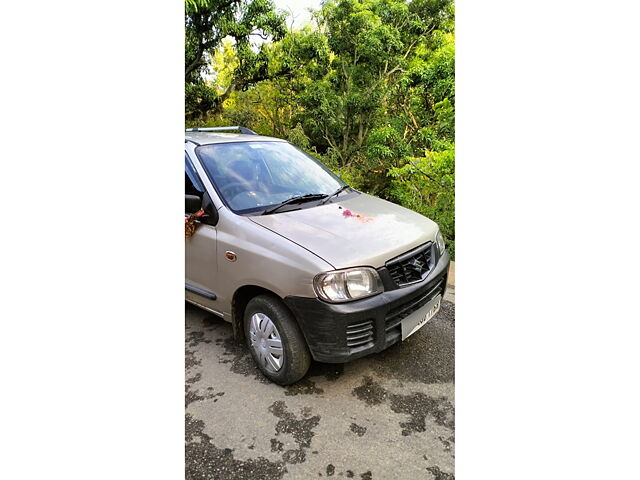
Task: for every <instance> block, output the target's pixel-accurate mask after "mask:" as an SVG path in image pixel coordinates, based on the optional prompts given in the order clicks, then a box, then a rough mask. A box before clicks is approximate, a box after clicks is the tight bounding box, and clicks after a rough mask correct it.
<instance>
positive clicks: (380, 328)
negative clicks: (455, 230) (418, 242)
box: [284, 252, 449, 363]
mask: <svg viewBox="0 0 640 480" xmlns="http://www.w3.org/2000/svg"><path fill="white" fill-rule="evenodd" d="M448 273H449V254H448V253H447V252H445V253H444V255H442V256H441V257H440V258H439V259H438V261H437V263H436V265H435V266H434V268H433V269H432V270H431V272H429V275H428V276H427V277H426V278H425V279H424V280H422V281H420V282H418V283H415V284H412V285H409V286H406V287H402V288H395V289H393V290H386V291H385V292H383V293H381V294H380V295H376V296H374V297H370V298H365V299H363V300H356V301H354V302H349V303H338V304H336V303H327V302H325V301H323V300H320V299H318V298H306V297H293V296H289V297H286V298H285V299H284V301H285V303H286V304H287V306H288V307H289V308H290V309H291V311H292V312H293V313H294V315H295V316H296V318H297V319H298V323H299V325H300V328H301V329H302V333H303V334H304V336H305V338H306V340H307V344H308V345H309V350H310V351H311V355H312V356H313V359H314V360H317V361H320V362H327V363H344V362H348V361H350V360H354V359H356V358H360V357H364V356H365V355H369V354H371V353H376V352H380V351H382V350H384V349H386V348H388V347H389V346H391V345H393V344H394V343H396V342H398V341H399V340H400V339H401V337H402V334H401V330H400V321H401V319H402V318H403V316H406V315H408V314H409V313H410V312H411V311H413V310H414V309H416V308H419V307H420V306H422V305H424V304H426V303H427V302H428V301H429V300H431V299H432V298H433V297H435V296H436V295H438V294H441V295H443V296H444V292H445V289H446V285H447V276H448ZM363 342H364V343H363Z"/></svg>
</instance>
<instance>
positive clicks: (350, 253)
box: [250, 193, 438, 268]
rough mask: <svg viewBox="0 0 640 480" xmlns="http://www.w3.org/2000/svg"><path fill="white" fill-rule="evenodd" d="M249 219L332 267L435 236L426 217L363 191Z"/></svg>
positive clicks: (380, 260)
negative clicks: (327, 201)
mask: <svg viewBox="0 0 640 480" xmlns="http://www.w3.org/2000/svg"><path fill="white" fill-rule="evenodd" d="M250 218H251V220H252V221H253V222H255V223H257V224H259V225H261V226H263V227H265V228H267V229H269V230H271V231H273V232H275V233H277V234H279V235H281V236H283V237H285V238H287V239H289V240H291V241H292V242H295V243H297V244H298V245H300V246H301V247H303V248H305V249H307V250H309V251H310V252H312V253H314V254H316V255H317V256H319V257H321V258H322V259H323V260H325V261H326V262H328V263H330V264H331V265H332V266H333V267H334V268H346V267H354V266H371V267H374V268H379V267H381V266H383V265H384V264H385V262H386V261H387V260H389V259H391V258H393V257H396V256H398V255H400V254H402V253H404V252H406V251H408V250H411V249H412V248H415V247H417V246H418V245H421V244H423V243H425V242H428V241H433V240H435V236H436V233H437V231H438V226H437V225H436V223H435V222H433V221H431V220H429V219H428V218H426V217H424V216H422V215H420V214H418V213H416V212H414V211H411V210H408V209H406V208H404V207H401V206H399V205H396V204H394V203H391V202H387V201H386V200H382V199H380V198H376V197H372V196H371V195H367V194H364V193H362V194H359V195H355V196H351V195H350V196H349V197H347V198H346V199H345V200H343V201H337V202H333V203H328V204H326V205H321V206H318V207H312V208H303V209H302V210H294V211H290V212H282V213H276V214H272V215H261V216H255V217H250Z"/></svg>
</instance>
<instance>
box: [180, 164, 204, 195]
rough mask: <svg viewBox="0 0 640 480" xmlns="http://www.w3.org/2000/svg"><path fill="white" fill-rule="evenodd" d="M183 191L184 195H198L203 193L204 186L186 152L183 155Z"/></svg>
mask: <svg viewBox="0 0 640 480" xmlns="http://www.w3.org/2000/svg"><path fill="white" fill-rule="evenodd" d="M184 193H185V195H197V196H199V197H202V195H203V194H204V186H203V185H202V182H200V178H198V174H197V173H196V171H195V169H194V168H193V164H192V163H191V161H190V160H189V157H188V156H187V155H186V154H185V156H184Z"/></svg>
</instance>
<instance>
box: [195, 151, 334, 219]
mask: <svg viewBox="0 0 640 480" xmlns="http://www.w3.org/2000/svg"><path fill="white" fill-rule="evenodd" d="M196 151H197V154H198V157H199V158H200V160H201V161H202V164H203V166H204V168H205V170H206V171H207V174H208V175H209V178H210V179H211V181H212V182H213V183H214V185H215V187H216V190H217V191H218V193H219V194H220V196H221V197H222V199H223V200H224V202H225V203H226V204H227V205H228V206H229V207H230V208H231V210H233V211H234V212H236V213H252V212H264V211H265V210H267V209H268V208H270V207H272V206H275V205H279V204H280V203H282V202H284V201H285V200H288V199H290V198H292V197H297V196H302V195H312V194H324V195H331V194H332V193H333V192H335V191H336V190H337V189H338V188H340V187H341V186H343V185H345V183H344V182H343V181H342V180H340V178H339V177H337V176H336V175H334V174H333V173H332V172H331V171H330V170H329V169H327V168H326V167H325V166H323V165H322V164H320V163H319V162H318V161H316V160H315V159H313V158H312V157H310V156H309V155H307V154H306V153H304V152H303V151H302V150H299V149H298V148H296V147H294V146H293V145H291V144H289V143H286V142H234V143H219V144H214V145H203V146H201V147H198V149H197V150H196ZM314 204H316V203H314ZM309 206H311V204H310V205H309ZM301 207H302V205H298V204H296V205H295V208H301Z"/></svg>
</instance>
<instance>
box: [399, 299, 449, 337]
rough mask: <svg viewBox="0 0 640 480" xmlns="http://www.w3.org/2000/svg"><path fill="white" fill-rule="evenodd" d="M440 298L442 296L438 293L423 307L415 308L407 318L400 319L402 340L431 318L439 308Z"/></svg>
mask: <svg viewBox="0 0 640 480" xmlns="http://www.w3.org/2000/svg"><path fill="white" fill-rule="evenodd" d="M441 300H442V296H441V295H438V296H437V297H435V298H434V299H432V300H431V301H430V302H429V303H427V304H426V305H425V306H424V307H422V308H420V309H419V310H416V311H415V312H413V313H412V314H411V315H409V316H408V317H407V318H405V319H403V320H402V340H404V339H406V338H407V337H408V336H409V335H411V334H413V333H415V332H417V331H418V330H420V328H421V327H422V326H424V324H425V323H427V322H428V321H429V320H431V319H432V318H433V316H434V315H435V314H436V313H438V310H440V304H441Z"/></svg>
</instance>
